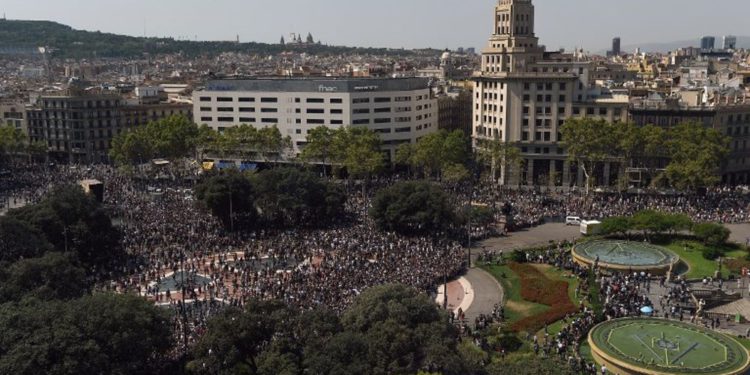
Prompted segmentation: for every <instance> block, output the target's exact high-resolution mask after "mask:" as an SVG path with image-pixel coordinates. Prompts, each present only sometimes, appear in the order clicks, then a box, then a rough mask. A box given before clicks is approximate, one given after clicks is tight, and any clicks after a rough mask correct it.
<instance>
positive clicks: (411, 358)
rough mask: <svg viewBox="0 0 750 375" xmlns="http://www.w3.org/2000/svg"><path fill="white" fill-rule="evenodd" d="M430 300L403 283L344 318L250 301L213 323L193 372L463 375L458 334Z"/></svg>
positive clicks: (376, 291) (381, 289) (369, 296)
mask: <svg viewBox="0 0 750 375" xmlns="http://www.w3.org/2000/svg"><path fill="white" fill-rule="evenodd" d="M444 314H445V313H443V312H441V311H439V310H438V308H437V307H436V306H435V304H434V303H432V302H431V301H430V300H429V298H428V297H427V296H426V295H424V294H421V293H419V292H418V291H416V290H414V289H411V288H408V287H405V286H402V285H383V286H377V287H373V288H370V289H368V290H366V291H365V292H363V293H362V294H361V295H360V296H359V297H358V298H357V299H356V300H355V303H354V305H352V306H351V307H350V308H349V309H348V310H347V311H346V312H345V313H344V316H343V318H342V319H341V320H339V318H338V317H337V316H336V315H334V314H332V313H330V312H327V311H325V310H313V311H305V312H299V311H296V310H292V309H290V308H289V307H287V306H285V305H283V304H280V303H279V302H261V301H252V302H251V303H250V304H249V305H248V306H246V308H245V310H244V311H243V310H239V309H235V308H230V309H227V310H226V311H224V312H223V313H221V314H219V315H218V316H216V317H214V318H213V319H211V320H210V321H209V323H208V330H207V333H206V334H205V335H204V336H203V337H202V338H201V339H200V340H199V342H198V343H197V344H196V346H195V347H194V349H193V352H192V357H193V359H192V360H191V361H190V362H189V364H188V370H189V371H190V372H191V373H196V374H251V375H255V374H258V375H260V374H302V373H314V374H331V375H333V374H335V375H339V374H340V375H344V374H353V373H356V374H382V375H386V374H414V373H417V372H418V371H420V370H425V369H428V370H431V371H435V372H440V373H442V374H446V375H451V374H466V373H470V371H468V366H467V365H466V363H465V361H464V360H463V358H462V357H461V356H460V355H459V354H458V351H457V350H456V345H457V333H456V330H455V328H454V327H453V326H451V325H450V324H449V323H448V321H447V317H446V316H445V315H444Z"/></svg>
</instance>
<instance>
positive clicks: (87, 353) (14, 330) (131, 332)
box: [0, 294, 171, 375]
mask: <svg viewBox="0 0 750 375" xmlns="http://www.w3.org/2000/svg"><path fill="white" fill-rule="evenodd" d="M170 327H171V325H170V324H169V319H168V316H167V312H166V310H162V309H160V308H158V307H156V306H154V304H153V303H151V302H149V301H146V300H145V299H143V298H140V297H137V296H131V295H115V294H94V295H89V296H85V297H82V298H80V299H76V300H72V301H66V302H63V301H39V300H29V301H26V302H24V303H7V304H4V305H0V331H2V332H3V334H2V335H0V373H3V374H29V375H31V374H100V373H106V374H122V375H125V374H149V373H152V372H153V366H155V365H158V362H159V361H160V359H162V358H163V356H164V355H165V354H166V353H167V351H168V350H169V348H170V335H171V332H170Z"/></svg>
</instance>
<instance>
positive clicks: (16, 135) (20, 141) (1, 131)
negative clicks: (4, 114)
mask: <svg viewBox="0 0 750 375" xmlns="http://www.w3.org/2000/svg"><path fill="white" fill-rule="evenodd" d="M26 144H27V140H26V136H24V135H23V132H21V130H19V129H16V128H14V127H12V126H3V125H0V165H3V164H4V163H6V162H7V161H8V160H10V158H11V157H13V156H17V155H18V154H20V153H22V152H23V151H24V149H25V148H26Z"/></svg>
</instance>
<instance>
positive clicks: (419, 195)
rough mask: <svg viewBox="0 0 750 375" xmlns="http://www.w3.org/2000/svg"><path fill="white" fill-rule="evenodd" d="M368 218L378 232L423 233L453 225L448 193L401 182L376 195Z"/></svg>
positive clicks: (427, 184) (430, 187) (424, 185)
mask: <svg viewBox="0 0 750 375" xmlns="http://www.w3.org/2000/svg"><path fill="white" fill-rule="evenodd" d="M370 216H371V217H372V218H373V220H375V223H376V224H377V225H378V227H379V228H380V229H381V230H386V231H397V232H400V233H408V234H412V233H426V232H431V231H435V230H443V229H446V228H448V227H449V226H450V225H452V224H454V223H455V221H456V215H455V212H454V209H453V206H452V205H451V204H450V201H449V199H448V196H447V194H446V193H445V192H444V191H443V190H442V189H441V188H440V187H438V186H436V185H434V184H431V183H429V182H425V181H420V182H400V183H397V184H395V185H393V186H391V187H388V188H385V189H381V190H379V191H378V192H377V193H376V194H375V198H374V199H373V202H372V208H371V209H370Z"/></svg>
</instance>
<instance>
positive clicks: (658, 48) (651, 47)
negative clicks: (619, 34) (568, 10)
mask: <svg viewBox="0 0 750 375" xmlns="http://www.w3.org/2000/svg"><path fill="white" fill-rule="evenodd" d="M699 39H700V38H695V40H682V41H674V42H661V43H643V44H626V45H624V46H623V47H622V50H623V51H624V52H628V53H632V52H634V51H635V49H636V48H639V47H640V49H641V51H643V52H669V51H674V50H676V49H678V48H683V47H690V46H693V47H699V46H700V40H699ZM716 47H717V48H721V47H722V40H721V36H717V37H716ZM737 48H750V37H748V36H738V37H737Z"/></svg>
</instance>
